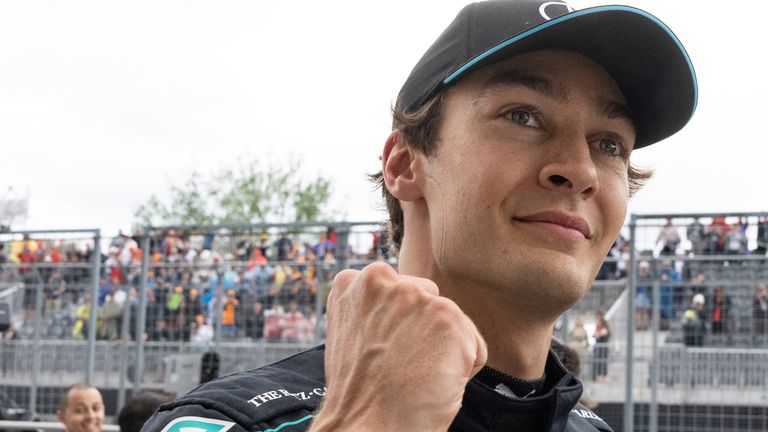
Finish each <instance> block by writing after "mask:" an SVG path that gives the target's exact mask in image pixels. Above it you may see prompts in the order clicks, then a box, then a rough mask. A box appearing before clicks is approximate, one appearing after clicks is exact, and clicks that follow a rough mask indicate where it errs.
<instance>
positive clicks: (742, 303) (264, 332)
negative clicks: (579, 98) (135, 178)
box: [0, 214, 768, 431]
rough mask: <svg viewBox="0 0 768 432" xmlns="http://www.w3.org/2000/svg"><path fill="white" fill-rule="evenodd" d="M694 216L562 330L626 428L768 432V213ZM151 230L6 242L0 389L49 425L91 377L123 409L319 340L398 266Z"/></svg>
mask: <svg viewBox="0 0 768 432" xmlns="http://www.w3.org/2000/svg"><path fill="white" fill-rule="evenodd" d="M694 216H696V215H677V216H670V220H669V221H667V218H666V217H665V216H647V217H646V216H642V217H640V216H635V217H634V218H633V220H632V223H631V224H630V225H629V226H627V227H625V229H624V230H623V231H622V238H620V239H618V240H617V241H616V244H615V245H614V248H613V249H612V251H611V253H610V254H609V256H608V258H607V259H606V261H605V263H604V265H603V268H602V269H601V270H600V274H599V275H598V280H596V281H595V283H594V284H593V287H592V289H591V290H590V292H589V293H588V294H587V295H586V296H585V297H584V298H583V299H582V300H581V301H580V302H579V303H577V304H576V305H574V307H573V308H571V310H569V311H568V312H566V313H565V314H564V315H563V316H562V317H561V319H560V320H559V321H558V323H557V325H556V336H558V338H559V339H560V340H562V341H563V342H564V343H565V345H566V346H567V347H569V348H571V349H572V351H569V353H571V358H570V360H569V362H568V365H569V366H570V367H573V368H579V369H580V373H579V376H580V378H581V379H582V380H583V382H584V383H585V393H584V402H585V403H586V404H587V405H589V406H592V407H594V408H595V411H596V412H597V413H598V414H599V415H600V416H602V417H603V418H604V419H605V420H606V421H608V423H609V424H611V426H613V427H614V429H615V430H617V431H621V430H638V431H646V430H647V431H686V430H690V431H725V430H735V429H737V428H738V429H739V430H744V431H753V430H754V431H757V430H766V429H768V408H766V405H768V403H766V402H767V401H768V387H766V384H767V383H766V381H767V378H766V377H768V366H766V365H768V329H766V322H768V320H766V309H767V308H768V305H767V304H766V301H768V293H765V290H766V289H768V288H765V287H764V285H763V283H764V282H765V281H768V261H766V249H765V245H766V243H768V242H767V240H768V238H766V236H768V232H766V217H765V215H764V214H741V215H732V216H729V217H721V216H719V215H701V216H699V217H698V219H694ZM696 220H698V222H696ZM141 234H142V235H137V236H127V235H121V236H118V237H116V238H107V239H101V238H100V237H99V236H98V232H91V231H83V232H81V233H80V234H79V237H78V235H77V234H72V233H69V232H67V233H59V234H56V233H34V234H32V233H17V234H6V235H4V237H0V244H2V245H3V251H4V255H5V259H4V262H5V264H2V270H3V271H2V273H0V301H2V302H5V303H8V304H10V305H11V309H12V310H13V316H14V327H13V329H12V330H10V331H8V332H6V333H5V335H4V338H3V340H2V351H1V352H0V360H1V361H2V365H1V367H2V370H1V371H0V391H2V392H3V393H5V394H7V395H8V396H10V399H12V400H13V401H15V403H17V404H18V405H19V406H22V407H27V408H28V409H29V410H31V411H35V412H37V413H41V414H43V415H46V414H47V415H50V414H52V413H53V412H54V411H55V407H56V405H57V404H58V399H59V395H60V393H61V391H62V390H63V389H64V388H65V387H66V386H68V385H71V384H74V383H76V382H84V381H87V382H90V383H91V384H93V385H96V386H97V387H98V388H99V389H100V390H101V391H102V393H103V395H104V397H105V402H106V406H107V412H108V414H112V415H114V414H116V413H117V410H118V409H119V407H121V406H122V405H123V403H124V402H125V400H126V399H127V398H128V397H130V395H131V394H133V393H135V392H137V391H139V390H142V389H149V390H152V389H159V390H165V391H171V392H176V393H183V392H186V391H189V390H190V389H191V388H193V387H194V386H196V385H197V384H198V383H200V382H201V381H205V380H207V379H210V378H211V377H213V376H216V375H223V374H227V373H231V372H236V371H241V370H247V369H252V368H255V367H259V366H261V365H264V364H268V363H271V362H273V361H275V360H278V359H281V358H283V357H285V356H288V355H291V354H293V353H295V352H299V351H301V350H303V349H306V348H307V347H309V346H312V345H314V344H316V343H319V342H321V341H322V340H323V339H324V332H325V327H324V313H325V309H324V305H325V299H326V296H327V293H328V290H329V288H330V281H331V280H332V278H333V276H334V275H335V274H336V272H338V271H339V270H340V269H343V268H362V267H363V266H365V265H367V264H368V263H370V262H372V261H376V260H384V261H389V262H391V263H393V264H394V265H396V261H395V260H394V259H393V257H391V256H390V254H389V252H388V250H387V248H386V239H385V234H384V232H383V230H382V227H381V226H380V225H378V224H375V223H358V224H306V225H292V224H285V225H248V226H215V227H152V228H147V229H146V230H145V232H143V233H141ZM25 243H26V244H27V247H26V249H31V248H32V247H34V246H32V243H35V244H36V247H37V249H35V251H34V252H32V251H31V250H30V251H28V252H25V247H24V244H25ZM94 244H98V245H99V249H100V250H101V251H102V254H99V256H98V259H96V257H95V256H94V254H93V253H92V251H93V245H94ZM29 253H31V254H32V255H33V256H34V259H33V258H30V257H29V256H26V255H24V254H29ZM93 275H99V277H97V278H94V277H93ZM702 299H703V303H702ZM574 359H575V362H574Z"/></svg>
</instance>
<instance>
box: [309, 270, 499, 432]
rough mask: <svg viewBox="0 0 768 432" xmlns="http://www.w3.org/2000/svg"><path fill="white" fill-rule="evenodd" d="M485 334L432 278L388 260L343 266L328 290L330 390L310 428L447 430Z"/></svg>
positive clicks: (480, 361)
mask: <svg viewBox="0 0 768 432" xmlns="http://www.w3.org/2000/svg"><path fill="white" fill-rule="evenodd" d="M487 356H488V355H487V349H486V346H485V341H483V338H482V336H481V335H480V333H479V332H478V331H477V328H476V327H475V325H474V324H473V323H472V321H471V320H470V319H469V318H468V317H467V316H466V315H465V314H464V312H462V311H461V309H460V308H459V307H458V306H457V305H456V303H454V302H453V301H451V300H449V299H447V298H445V297H440V296H439V292H438V287H437V286H436V285H435V284H434V283H433V282H432V281H430V280H428V279H423V278H418V277H412V276H403V275H399V274H398V273H397V272H396V271H395V270H394V269H392V267H390V266H389V265H387V264H383V263H376V264H371V265H369V266H368V267H366V268H365V269H364V270H363V271H355V270H344V271H342V272H340V273H339V274H338V275H337V276H336V278H335V279H334V282H333V289H332V290H331V294H330V296H329V298H328V337H327V340H326V347H325V375H326V383H327V386H328V392H327V394H326V397H325V401H324V402H323V406H322V408H321V410H320V412H319V413H318V415H317V417H316V418H315V421H314V422H313V425H312V428H311V430H312V431H315V432H320V431H336V432H338V431H372V430H399V431H406V430H408V431H411V430H413V431H416V430H417V431H446V430H447V429H448V427H449V426H450V424H451V422H452V421H453V418H454V417H455V416H456V413H458V411H459V408H460V407H461V400H462V396H463V394H464V387H465V386H466V384H467V382H468V381H469V380H470V379H471V378H472V376H474V374H476V373H477V372H478V371H479V370H480V368H482V366H483V365H484V364H485V362H486V360H487Z"/></svg>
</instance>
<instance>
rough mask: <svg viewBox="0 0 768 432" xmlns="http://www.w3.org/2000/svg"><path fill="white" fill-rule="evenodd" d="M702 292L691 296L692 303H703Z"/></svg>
mask: <svg viewBox="0 0 768 432" xmlns="http://www.w3.org/2000/svg"><path fill="white" fill-rule="evenodd" d="M704 302H705V301H704V294H696V295H694V296H693V304H700V305H703V304H704Z"/></svg>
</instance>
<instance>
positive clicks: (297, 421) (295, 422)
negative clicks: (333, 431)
mask: <svg viewBox="0 0 768 432" xmlns="http://www.w3.org/2000/svg"><path fill="white" fill-rule="evenodd" d="M312 417H314V415H312V414H310V415H308V416H306V417H302V418H300V419H298V420H295V421H291V422H287V423H283V424H281V425H280V426H278V427H276V428H274V429H267V430H265V431H264V432H277V431H279V430H280V429H282V428H284V427H286V426H293V425H297V424H299V423H304V422H305V421H307V420H310V419H311V418H312Z"/></svg>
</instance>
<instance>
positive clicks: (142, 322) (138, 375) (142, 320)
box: [132, 229, 152, 394]
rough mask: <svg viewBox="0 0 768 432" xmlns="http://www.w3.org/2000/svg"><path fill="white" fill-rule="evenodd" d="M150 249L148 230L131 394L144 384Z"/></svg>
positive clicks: (143, 240) (143, 244)
mask: <svg viewBox="0 0 768 432" xmlns="http://www.w3.org/2000/svg"><path fill="white" fill-rule="evenodd" d="M149 248H150V238H149V230H148V229H145V230H144V236H143V237H142V238H141V279H140V280H139V305H138V311H137V317H136V368H135V369H134V372H133V377H132V379H133V392H134V394H136V393H138V392H140V391H141V387H142V383H143V382H144V332H145V331H146V325H147V322H146V321H147V277H148V274H149V256H150V255H152V251H150V250H149Z"/></svg>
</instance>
